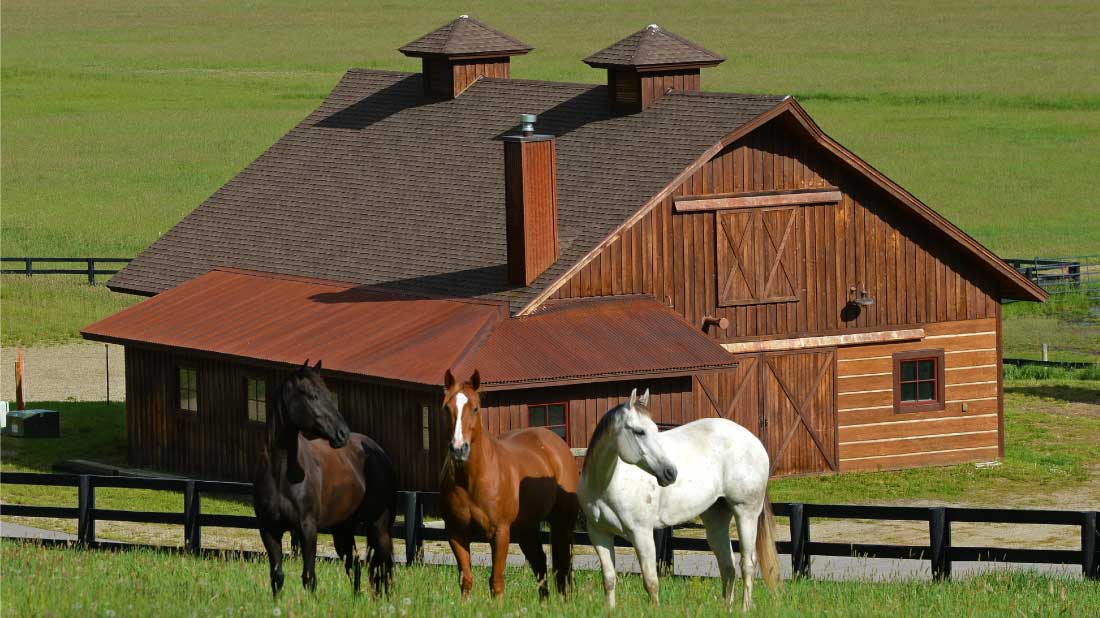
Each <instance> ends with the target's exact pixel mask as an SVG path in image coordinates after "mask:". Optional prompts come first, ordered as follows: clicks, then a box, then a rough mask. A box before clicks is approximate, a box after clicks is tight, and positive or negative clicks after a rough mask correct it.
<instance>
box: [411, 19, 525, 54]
mask: <svg viewBox="0 0 1100 618" xmlns="http://www.w3.org/2000/svg"><path fill="white" fill-rule="evenodd" d="M532 49H534V48H533V47H531V46H530V45H528V44H527V43H524V42H523V41H520V40H519V39H515V38H512V37H510V36H508V35H507V34H504V33H503V32H501V31H499V30H495V29H493V28H490V27H489V26H486V25H485V24H483V23H481V22H480V21H478V20H476V19H474V18H472V17H469V16H468V15H460V16H459V17H458V18H457V19H455V20H453V21H450V22H448V23H446V24H444V25H442V26H440V27H439V28H437V29H435V30H433V31H431V32H429V33H428V34H425V35H424V36H422V37H420V38H419V39H416V40H415V41H412V42H411V43H408V44H406V45H404V46H403V47H400V48H398V51H400V52H401V53H403V54H405V55H406V56H464V55H474V56H476V55H486V54H499V55H502V56H503V55H509V56H511V55H516V54H526V53H527V52H529V51H531V50H532Z"/></svg>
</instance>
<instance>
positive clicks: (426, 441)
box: [420, 404, 432, 451]
mask: <svg viewBox="0 0 1100 618" xmlns="http://www.w3.org/2000/svg"><path fill="white" fill-rule="evenodd" d="M430 409H431V408H429V407H428V405H427V404H423V405H421V406H420V448H421V450H425V451H428V450H431V448H432V433H431V432H432V430H431V418H432V417H431V413H430V412H429V410H430Z"/></svg>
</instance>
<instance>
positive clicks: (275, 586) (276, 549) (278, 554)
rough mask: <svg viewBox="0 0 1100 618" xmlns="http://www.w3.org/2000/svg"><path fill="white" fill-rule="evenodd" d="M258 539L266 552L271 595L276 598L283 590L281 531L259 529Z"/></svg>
mask: <svg viewBox="0 0 1100 618" xmlns="http://www.w3.org/2000/svg"><path fill="white" fill-rule="evenodd" d="M260 539H261V540H262V541H263V542H264V548H265V549H266V550H267V560H268V563H269V565H270V572H271V594H272V596H278V594H279V591H280V590H282V589H283V531H282V530H269V529H267V528H260Z"/></svg>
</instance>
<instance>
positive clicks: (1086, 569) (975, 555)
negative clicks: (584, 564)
mask: <svg viewBox="0 0 1100 618" xmlns="http://www.w3.org/2000/svg"><path fill="white" fill-rule="evenodd" d="M4 483H7V484H11V485H38V486H44V485H52V486H65V487H76V488H77V506H76V507H75V508H74V507H59V506H31V505H18V504H5V505H2V506H0V515H9V516H19V517H50V518H58V519H76V520H77V541H76V543H77V544H79V545H81V546H86V547H101V546H104V544H103V543H100V542H98V541H97V540H96V534H95V526H96V522H98V521H126V522H137V523H151V524H173V525H180V526H183V548H184V551H187V552H189V553H194V554H202V553H207V552H211V551H217V550H212V549H209V548H207V549H204V548H203V547H202V529H203V528H204V527H221V528H242V529H255V528H256V518H255V517H251V516H245V515H222V514H213V513H203V512H202V496H203V495H229V496H235V497H245V496H251V495H252V485H251V484H250V483H230V482H223V481H204V480H186V479H155V478H141V477H122V476H95V475H73V474H39V473H27V472H3V473H0V484H4ZM97 488H126V489H152V490H162V491H174V492H180V493H181V494H182V498H183V511H182V512H157V511H126V510H117V509H100V508H97V507H96V505H95V497H96V489H97ZM398 505H399V510H400V511H401V514H402V519H401V520H400V521H398V522H397V524H396V525H395V526H394V529H393V536H394V538H397V539H403V540H405V560H406V562H407V563H412V562H416V561H417V560H419V559H420V558H421V556H422V551H423V544H424V542H425V541H445V540H446V531H445V530H443V529H441V528H437V527H429V526H426V525H425V524H424V513H425V511H427V512H429V513H432V512H438V509H439V494H437V493H431V492H401V493H400V495H399V499H398ZM773 508H774V511H775V514H776V515H777V516H780V517H788V518H789V520H790V523H789V525H790V532H791V540H790V541H780V542H778V543H777V544H776V545H777V548H778V550H779V553H781V554H785V555H790V557H791V566H792V570H793V572H794V574H795V575H796V576H800V577H809V576H810V575H811V570H810V558H811V557H812V556H842V557H872V558H902V559H910V560H927V561H930V563H931V571H932V575H933V577H934V578H935V579H948V578H950V577H951V566H952V563H953V562H955V561H998V562H1021V563H1033V564H1079V565H1081V569H1082V573H1083V574H1084V576H1085V577H1087V578H1089V579H1094V580H1096V579H1100V536H1098V532H1097V519H1098V516H1100V513H1098V512H1096V511H1057V510H1022V509H983V508H955V507H916V506H863V505H838V504H802V503H775V504H774V505H773ZM815 518H828V519H871V520H887V521H926V522H928V535H929V542H928V545H885V544H872V543H831V542H817V541H812V540H811V534H810V533H811V525H810V524H811V520H813V519H815ZM954 522H979V523H1007V524H1020V525H1031V524H1047V525H1061V526H1078V527H1080V530H1081V548H1080V549H1076V550H1066V549H1019V548H1005V547H965V546H964V547H959V546H955V545H953V544H952V543H951V524H952V523H954ZM701 527H702V526H700V525H698V524H686V525H684V526H678V527H677V528H678V529H692V528H694V529H698V528H701ZM654 536H655V540H656V544H657V555H658V557H659V561H660V564H661V567H662V568H663V569H668V570H671V568H672V566H673V563H674V561H675V554H674V552H675V551H677V550H679V551H709V550H710V548H709V547H708V545H707V541H706V540H705V539H697V538H686V537H682V536H676V535H675V531H674V530H673V529H670V528H666V529H664V530H659V531H656V532H655V533H654ZM543 537H544V538H543V542H544V543H549V534H548V533H546V532H543ZM576 542H577V543H582V544H584V543H588V542H589V539H588V534H587V533H585V532H583V531H578V532H577V534H576ZM731 543H732V545H733V550H734V551H738V550H739V549H740V547H739V544H738V541H736V540H734V541H731ZM616 544H617V545H619V546H628V543H626V542H625V541H624V540H622V539H616ZM116 546H117V545H116ZM134 546H135V547H136V546H137V545H134ZM142 547H144V546H142Z"/></svg>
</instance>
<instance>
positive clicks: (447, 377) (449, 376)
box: [443, 369, 455, 390]
mask: <svg viewBox="0 0 1100 618" xmlns="http://www.w3.org/2000/svg"><path fill="white" fill-rule="evenodd" d="M454 385H455V376H454V374H453V373H451V370H450V369H448V370H447V373H445V374H443V388H445V389H447V390H451V387H452V386H454Z"/></svg>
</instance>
